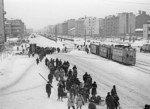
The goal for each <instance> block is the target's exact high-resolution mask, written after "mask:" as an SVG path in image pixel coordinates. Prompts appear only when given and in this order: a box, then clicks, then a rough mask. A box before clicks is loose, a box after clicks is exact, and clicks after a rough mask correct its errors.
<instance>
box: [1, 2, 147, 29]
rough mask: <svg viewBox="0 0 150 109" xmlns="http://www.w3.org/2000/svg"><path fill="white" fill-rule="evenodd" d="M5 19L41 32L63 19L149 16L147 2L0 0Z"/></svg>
mask: <svg viewBox="0 0 150 109" xmlns="http://www.w3.org/2000/svg"><path fill="white" fill-rule="evenodd" d="M4 5H5V7H4V8H5V11H6V12H7V14H6V18H8V19H10V18H17V19H22V21H23V22H24V23H25V25H26V26H27V28H33V29H41V28H43V27H44V26H47V25H54V24H56V23H61V22H63V21H65V20H67V19H77V18H79V17H84V16H85V15H86V16H93V17H98V18H104V17H105V16H107V15H113V14H117V13H121V12H133V13H135V14H137V13H138V10H143V11H146V12H147V13H148V14H150V0H4Z"/></svg>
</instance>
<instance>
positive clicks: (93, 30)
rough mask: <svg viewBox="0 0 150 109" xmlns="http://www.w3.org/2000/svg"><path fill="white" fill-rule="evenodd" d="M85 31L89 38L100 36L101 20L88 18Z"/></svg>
mask: <svg viewBox="0 0 150 109" xmlns="http://www.w3.org/2000/svg"><path fill="white" fill-rule="evenodd" d="M85 29H86V30H85V31H86V35H87V36H91V37H92V36H96V35H99V19H97V18H96V17H88V18H86V19H85Z"/></svg>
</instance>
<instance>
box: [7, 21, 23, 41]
mask: <svg viewBox="0 0 150 109" xmlns="http://www.w3.org/2000/svg"><path fill="white" fill-rule="evenodd" d="M5 25H6V27H8V28H5V31H6V32H7V33H11V35H10V37H18V38H22V37H23V36H24V34H25V25H24V23H23V22H22V20H19V19H15V20H7V21H6V24H5ZM10 25H11V27H10ZM10 28H11V30H10ZM8 31H10V32H8ZM7 33H6V34H7Z"/></svg>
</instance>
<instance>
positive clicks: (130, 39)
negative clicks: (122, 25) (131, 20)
mask: <svg viewBox="0 0 150 109" xmlns="http://www.w3.org/2000/svg"><path fill="white" fill-rule="evenodd" d="M130 41H131V24H130Z"/></svg>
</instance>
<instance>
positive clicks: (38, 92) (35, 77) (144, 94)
mask: <svg viewBox="0 0 150 109" xmlns="http://www.w3.org/2000/svg"><path fill="white" fill-rule="evenodd" d="M30 42H31V43H37V44H38V45H40V46H44V47H46V46H49V47H51V46H53V47H61V48H63V47H64V46H63V44H64V42H57V43H56V42H54V41H51V40H48V39H46V38H44V37H41V36H38V37H36V38H32V39H30ZM65 43H68V46H69V42H65ZM70 45H71V44H70ZM36 57H37V55H36V56H35V57H30V58H28V56H26V55H14V56H11V57H9V58H7V59H6V60H4V61H2V62H0V72H2V74H3V75H0V109H67V99H66V98H65V99H64V100H63V102H61V101H57V85H56V84H57V81H55V79H54V81H53V84H52V85H53V86H54V88H52V94H51V97H50V98H47V94H46V91H45V85H46V82H45V80H44V79H43V78H41V77H40V76H39V73H41V74H42V75H43V76H44V77H45V78H46V79H47V76H48V73H49V70H48V68H47V67H46V66H45V64H44V63H45V62H44V60H43V61H42V62H41V63H40V64H39V65H37V64H36V61H35V60H36ZM47 57H48V58H49V59H50V58H57V57H58V58H59V59H62V60H66V61H67V60H68V61H69V62H70V63H71V65H72V66H73V65H76V66H77V68H78V72H79V73H78V77H79V78H80V80H82V76H83V74H84V73H85V72H88V73H89V74H90V75H91V76H92V78H93V81H96V82H97V85H98V88H97V92H98V95H100V96H101V97H104V98H105V97H106V95H107V92H109V91H110V90H111V89H112V86H113V85H116V88H117V92H118V95H119V98H120V105H121V107H122V109H143V107H144V105H145V104H150V95H149V93H150V79H149V78H150V74H146V73H144V72H141V71H138V70H136V69H135V67H134V66H125V65H122V64H119V63H116V62H113V61H110V60H107V59H104V58H102V57H99V56H96V55H93V54H87V53H86V52H85V51H78V50H73V51H71V52H69V53H59V54H57V53H55V54H53V55H47ZM137 60H142V61H145V62H150V56H149V54H145V53H139V52H137ZM82 109H88V104H87V103H86V104H85V105H84V106H83V108H82ZM97 109H106V105H105V106H97Z"/></svg>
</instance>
